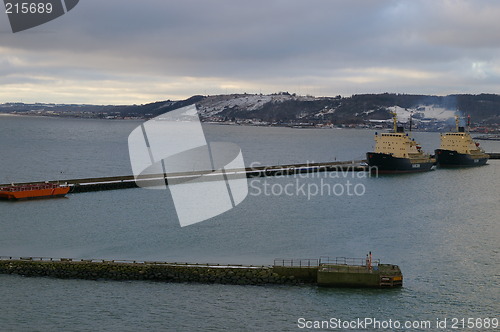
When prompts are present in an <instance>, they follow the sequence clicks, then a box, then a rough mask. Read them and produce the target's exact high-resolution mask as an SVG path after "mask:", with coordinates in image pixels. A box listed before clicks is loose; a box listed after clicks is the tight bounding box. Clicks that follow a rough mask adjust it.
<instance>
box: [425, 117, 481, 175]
mask: <svg viewBox="0 0 500 332" xmlns="http://www.w3.org/2000/svg"><path fill="white" fill-rule="evenodd" d="M455 123H456V131H455V132H449V133H445V134H441V145H440V147H439V149H436V151H435V153H436V159H437V164H438V165H439V166H440V167H472V166H482V165H484V164H486V162H487V161H488V159H489V157H490V156H489V155H488V154H486V153H485V152H484V150H483V149H481V148H480V147H479V143H476V142H474V140H473V139H472V137H471V136H470V133H469V131H470V129H469V128H470V117H468V118H467V130H465V128H464V127H460V126H459V118H458V116H457V117H455Z"/></svg>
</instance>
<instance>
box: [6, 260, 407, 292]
mask: <svg viewBox="0 0 500 332" xmlns="http://www.w3.org/2000/svg"><path fill="white" fill-rule="evenodd" d="M356 262H358V263H362V262H363V260H362V259H351V258H344V257H337V258H335V259H330V258H326V259H325V258H320V259H299V260H298V259H295V260H293V259H286V260H285V259H277V260H275V262H274V265H272V266H271V265H270V266H252V265H223V264H199V263H178V262H174V263H169V262H157V261H154V262H153V261H125V260H96V259H72V258H58V259H54V258H45V257H8V256H1V257H0V273H1V274H15V275H22V276H27V277H54V278H62V279H90V280H99V279H106V280H151V281H163V282H197V283H218V284H234V285H272V284H278V285H285V284H286V285H299V284H310V285H317V286H324V287H375V288H383V287H399V286H402V284H403V276H402V274H401V271H400V269H399V267H397V266H396V265H390V264H380V261H378V260H376V261H374V262H373V266H371V267H368V266H366V265H352V264H356Z"/></svg>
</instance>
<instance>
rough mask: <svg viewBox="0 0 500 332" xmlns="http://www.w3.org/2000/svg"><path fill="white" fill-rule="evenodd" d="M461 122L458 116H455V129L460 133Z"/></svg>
mask: <svg viewBox="0 0 500 332" xmlns="http://www.w3.org/2000/svg"><path fill="white" fill-rule="evenodd" d="M459 122H460V120H459V119H458V115H455V127H456V131H457V133H458V125H459Z"/></svg>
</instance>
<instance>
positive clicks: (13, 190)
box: [0, 183, 70, 200]
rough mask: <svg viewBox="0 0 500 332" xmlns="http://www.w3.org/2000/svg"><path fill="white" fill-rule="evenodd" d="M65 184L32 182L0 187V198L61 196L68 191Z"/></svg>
mask: <svg viewBox="0 0 500 332" xmlns="http://www.w3.org/2000/svg"><path fill="white" fill-rule="evenodd" d="M69 189H70V187H69V186H68V185H66V184H64V185H60V184H57V183H32V184H19V185H14V184H12V185H10V186H4V187H0V199H7V200H20V199H36V198H52V197H63V196H64V195H66V194H67V193H68V192H69Z"/></svg>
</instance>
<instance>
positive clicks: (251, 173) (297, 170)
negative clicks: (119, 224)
mask: <svg viewBox="0 0 500 332" xmlns="http://www.w3.org/2000/svg"><path fill="white" fill-rule="evenodd" d="M365 162H366V161H365V160H352V161H335V162H323V163H306V164H290V165H277V166H255V167H247V168H241V169H225V170H224V173H225V174H236V173H240V174H241V173H244V174H245V175H246V177H248V178H253V177H266V176H278V175H294V174H303V173H317V172H335V171H337V172H365V171H367V170H368V166H365ZM220 174H221V170H207V171H193V172H179V173H170V174H168V178H169V179H175V180H179V181H180V182H182V181H184V180H189V179H193V178H197V177H200V176H202V175H204V176H207V179H209V178H210V176H212V175H213V176H214V178H220ZM158 180H165V175H164V174H155V175H147V176H144V177H142V178H141V183H142V184H145V183H147V182H148V181H150V182H151V183H152V184H153V185H154V184H157V182H158ZM47 182H48V183H67V184H68V186H70V187H71V190H70V193H73V194H74V193H83V192H91V191H103V190H116V189H128V188H136V187H138V186H137V184H136V182H135V178H134V176H133V175H125V176H111V177H99V178H84V179H69V180H53V181H47ZM16 184H17V185H23V184H33V182H25V183H17V182H16ZM9 185H10V184H3V185H0V187H2V186H9ZM167 185H168V183H167Z"/></svg>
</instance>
